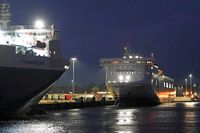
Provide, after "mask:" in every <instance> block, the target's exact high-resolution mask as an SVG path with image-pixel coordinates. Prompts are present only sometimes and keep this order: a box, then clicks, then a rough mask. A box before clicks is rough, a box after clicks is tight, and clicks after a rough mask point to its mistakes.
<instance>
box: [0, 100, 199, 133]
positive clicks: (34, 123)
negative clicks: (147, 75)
mask: <svg viewBox="0 0 200 133" xmlns="http://www.w3.org/2000/svg"><path fill="white" fill-rule="evenodd" d="M4 132H5V133H32V132H42V133H57V132H91V133H97V132H99V133H102V132H117V133H118V132H119V133H131V132H140V133H165V132H166V133H170V132H171V133H172V132H175V133H182V132H183V133H188V132H189V133H200V103H193V102H188V103H169V104H162V105H159V106H156V107H138V108H127V109H122V108H118V107H113V106H107V107H95V108H84V109H71V110H62V111H51V112H49V113H48V114H46V115H40V116H35V117H33V118H31V119H28V120H7V121H3V120H1V121H0V133H4Z"/></svg>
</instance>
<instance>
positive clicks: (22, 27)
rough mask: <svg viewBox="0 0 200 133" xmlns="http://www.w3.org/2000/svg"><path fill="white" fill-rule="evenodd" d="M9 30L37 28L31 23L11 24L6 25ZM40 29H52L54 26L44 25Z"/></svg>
mask: <svg viewBox="0 0 200 133" xmlns="http://www.w3.org/2000/svg"><path fill="white" fill-rule="evenodd" d="M8 29H9V30H17V29H19V30H20V29H37V28H36V27H35V26H33V25H12V26H8ZM42 29H52V30H54V26H53V25H45V26H44V27H43V28H42Z"/></svg>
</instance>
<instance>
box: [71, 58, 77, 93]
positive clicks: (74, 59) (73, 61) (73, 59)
mask: <svg viewBox="0 0 200 133" xmlns="http://www.w3.org/2000/svg"><path fill="white" fill-rule="evenodd" d="M71 61H72V71H73V76H72V89H73V90H72V92H73V93H74V92H75V91H74V73H75V72H74V65H75V61H76V58H71Z"/></svg>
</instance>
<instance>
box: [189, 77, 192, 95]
mask: <svg viewBox="0 0 200 133" xmlns="http://www.w3.org/2000/svg"><path fill="white" fill-rule="evenodd" d="M189 78H190V94H192V74H190V75H189Z"/></svg>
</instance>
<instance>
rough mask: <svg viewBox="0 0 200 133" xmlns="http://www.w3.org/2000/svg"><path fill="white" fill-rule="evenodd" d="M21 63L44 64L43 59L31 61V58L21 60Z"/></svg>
mask: <svg viewBox="0 0 200 133" xmlns="http://www.w3.org/2000/svg"><path fill="white" fill-rule="evenodd" d="M21 63H25V64H35V65H44V62H43V61H33V60H21Z"/></svg>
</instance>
